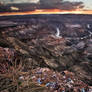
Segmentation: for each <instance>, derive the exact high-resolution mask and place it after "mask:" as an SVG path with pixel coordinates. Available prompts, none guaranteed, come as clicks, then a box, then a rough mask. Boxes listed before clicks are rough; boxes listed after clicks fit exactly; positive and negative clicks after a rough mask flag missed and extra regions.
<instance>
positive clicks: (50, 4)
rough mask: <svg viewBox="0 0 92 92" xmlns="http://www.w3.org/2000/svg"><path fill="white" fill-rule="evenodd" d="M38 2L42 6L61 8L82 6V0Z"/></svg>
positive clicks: (79, 7) (71, 8)
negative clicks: (72, 0) (76, 0)
mask: <svg viewBox="0 0 92 92" xmlns="http://www.w3.org/2000/svg"><path fill="white" fill-rule="evenodd" d="M40 4H41V7H42V8H58V9H62V10H76V9H82V8H84V5H83V2H70V1H63V0H40ZM46 6H47V7H46Z"/></svg>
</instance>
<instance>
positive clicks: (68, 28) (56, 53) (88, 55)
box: [0, 15, 92, 85]
mask: <svg viewBox="0 0 92 92" xmlns="http://www.w3.org/2000/svg"><path fill="white" fill-rule="evenodd" d="M43 16H44V17H39V16H37V17H36V15H35V16H21V18H18V17H16V16H14V17H11V19H10V22H9V20H8V19H9V18H10V17H9V18H8V17H4V18H6V19H5V20H4V18H3V19H2V21H0V24H2V25H0V47H1V48H2V49H3V48H8V49H11V48H12V49H13V50H14V51H15V52H16V54H18V55H20V57H22V58H23V61H24V62H25V64H26V69H31V68H36V67H48V68H50V69H53V70H57V71H59V72H60V71H64V70H69V71H71V72H74V73H75V74H76V76H77V77H78V78H80V79H81V80H82V81H84V82H85V83H87V84H89V85H92V81H91V80H92V34H91V30H92V21H91V20H89V19H90V16H88V21H87V19H86V21H85V20H83V17H82V20H83V22H82V21H81V22H80V20H77V17H76V18H75V16H76V15H74V20H73V15H71V17H72V18H70V19H68V20H66V19H67V18H68V17H70V15H67V17H66V19H65V17H64V18H63V16H62V15H61V18H60V15H53V17H54V18H53V17H52V18H49V17H51V16H52V15H43ZM45 16H46V18H45ZM81 16H82V15H80V16H79V15H78V17H81ZM19 17H20V16H19ZM84 17H85V16H84ZM86 17H87V15H86ZM63 19H65V20H63ZM71 19H72V20H71ZM74 23H75V24H74ZM88 24H89V25H90V27H87V25H88ZM1 53H3V52H2V51H1ZM9 53H10V52H9ZM7 57H8V56H7ZM0 58H1V59H2V57H0Z"/></svg>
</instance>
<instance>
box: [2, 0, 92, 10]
mask: <svg viewBox="0 0 92 92" xmlns="http://www.w3.org/2000/svg"><path fill="white" fill-rule="evenodd" d="M0 2H3V3H6V4H7V3H37V4H38V3H39V2H42V3H44V4H45V3H47V4H51V5H54V3H56V2H57V3H60V2H62V3H61V6H60V8H62V9H66V10H67V9H74V8H77V7H78V6H79V8H83V9H86V10H92V0H0ZM49 2H50V3H49ZM63 2H64V3H63ZM73 2H75V3H73ZM77 2H79V3H77ZM57 6H58V4H57ZM55 7H56V5H55Z"/></svg>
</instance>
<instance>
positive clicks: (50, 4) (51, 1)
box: [0, 0, 84, 12]
mask: <svg viewBox="0 0 92 92" xmlns="http://www.w3.org/2000/svg"><path fill="white" fill-rule="evenodd" d="M4 1H5V0H4ZM8 1H10V2H11V1H13V2H15V1H16V2H17V1H19V0H8ZM21 1H28V2H30V3H23V2H21V3H11V4H8V5H1V6H0V12H2V11H3V12H6V11H11V12H12V11H13V10H11V7H12V6H13V7H17V8H19V10H18V11H31V10H35V9H61V10H76V9H83V8H84V4H83V2H70V1H64V0H21ZM34 1H35V3H33V2H34ZM36 2H37V3H36Z"/></svg>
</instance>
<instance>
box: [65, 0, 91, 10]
mask: <svg viewBox="0 0 92 92" xmlns="http://www.w3.org/2000/svg"><path fill="white" fill-rule="evenodd" d="M64 1H71V2H76V1H77V2H80V1H81V2H83V3H84V5H85V7H84V8H85V9H90V10H92V0H64Z"/></svg>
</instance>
